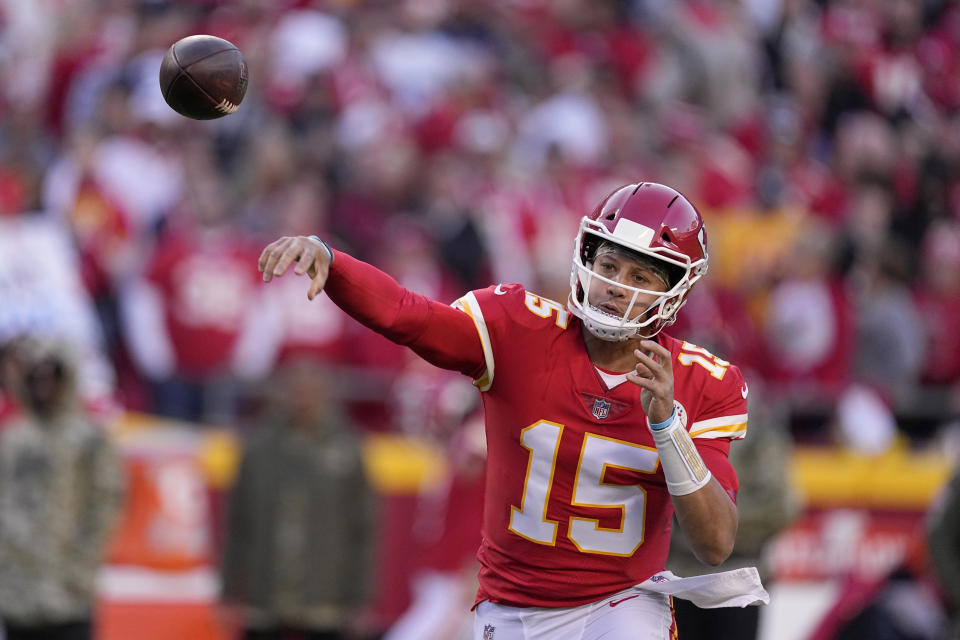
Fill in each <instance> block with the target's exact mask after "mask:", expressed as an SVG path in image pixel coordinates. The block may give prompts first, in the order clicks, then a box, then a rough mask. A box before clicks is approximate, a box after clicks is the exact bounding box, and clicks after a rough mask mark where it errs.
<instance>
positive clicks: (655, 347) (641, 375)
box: [627, 340, 673, 424]
mask: <svg viewBox="0 0 960 640" xmlns="http://www.w3.org/2000/svg"><path fill="white" fill-rule="evenodd" d="M640 346H641V349H635V350H634V351H633V354H634V355H635V356H637V366H636V367H635V368H634V370H633V371H631V372H630V373H628V374H627V380H629V381H630V382H632V383H633V384H635V385H637V386H638V387H643V391H642V392H641V393H640V404H641V405H642V406H643V412H644V413H646V414H647V420H649V421H650V422H651V423H654V424H655V423H657V422H663V421H664V420H668V419H669V418H670V416H671V415H673V356H672V355H671V353H670V351H669V350H668V349H666V348H665V347H662V346H661V345H659V344H658V343H657V342H655V341H654V340H644V341H643V342H641V343H640Z"/></svg>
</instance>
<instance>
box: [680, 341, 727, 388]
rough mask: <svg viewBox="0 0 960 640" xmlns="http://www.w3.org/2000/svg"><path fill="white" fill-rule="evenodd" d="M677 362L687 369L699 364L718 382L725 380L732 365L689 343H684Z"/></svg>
mask: <svg viewBox="0 0 960 640" xmlns="http://www.w3.org/2000/svg"><path fill="white" fill-rule="evenodd" d="M677 360H678V361H679V362H680V364H682V365H684V366H687V367H689V366H691V365H694V364H698V365H700V366H701V367H703V368H704V369H706V370H707V371H708V372H709V373H710V375H711V376H713V377H714V378H716V379H717V380H723V376H724V375H725V374H726V373H727V367H729V366H730V363H729V362H727V361H726V360H721V359H720V358H718V357H717V356H715V355H713V354H712V353H710V352H709V351H707V350H706V349H704V348H702V347H698V346H697V345H695V344H690V343H689V342H684V343H683V346H681V347H680V353H679V355H677Z"/></svg>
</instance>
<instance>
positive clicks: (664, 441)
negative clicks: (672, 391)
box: [647, 402, 712, 496]
mask: <svg viewBox="0 0 960 640" xmlns="http://www.w3.org/2000/svg"><path fill="white" fill-rule="evenodd" d="M649 424H650V421H649V420H648V421H647V426H649ZM650 431H651V433H652V434H653V441H654V442H655V443H656V445H657V453H659V454H660V466H661V467H663V475H664V477H665V478H666V479H667V491H669V492H670V495H674V496H685V495H687V494H688V493H693V492H694V491H696V490H697V489H701V488H703V487H704V486H706V484H707V483H708V482H710V478H711V477H712V474H711V473H710V470H709V469H707V465H705V464H704V463H703V458H701V457H700V453H699V452H698V451H697V448H696V447H695V446H694V445H693V440H692V439H691V438H690V434H689V433H687V412H686V411H685V410H684V408H683V405H681V404H680V403H679V402H674V418H673V422H672V423H671V424H670V426H668V427H664V428H663V429H651V430H650Z"/></svg>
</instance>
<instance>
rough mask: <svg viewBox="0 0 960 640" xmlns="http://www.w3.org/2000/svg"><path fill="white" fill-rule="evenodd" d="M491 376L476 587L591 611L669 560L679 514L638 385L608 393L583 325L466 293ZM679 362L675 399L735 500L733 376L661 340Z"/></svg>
mask: <svg viewBox="0 0 960 640" xmlns="http://www.w3.org/2000/svg"><path fill="white" fill-rule="evenodd" d="M458 306H459V307H460V308H461V309H462V310H464V311H466V312H467V313H468V314H469V315H470V316H471V317H472V318H473V319H474V321H475V323H476V326H477V330H478V333H479V334H480V338H481V341H482V343H483V349H484V356H485V358H486V362H487V370H486V372H485V373H484V375H483V376H482V377H481V378H480V379H478V381H477V384H478V386H480V388H481V390H483V391H484V393H483V406H484V412H485V420H486V432H487V451H488V455H487V483H486V500H485V505H486V506H485V510H484V524H483V542H482V545H481V547H480V551H479V556H478V557H479V560H480V563H481V570H480V592H479V595H478V600H482V599H489V600H492V601H495V602H500V603H504V604H508V605H514V606H541V607H569V606H576V605H581V604H586V603H589V602H594V601H596V600H599V599H601V598H603V597H605V596H607V595H610V594H612V593H616V592H617V591H620V590H622V589H625V588H627V587H629V586H632V585H635V584H637V583H639V582H642V581H644V580H645V579H647V578H649V577H650V576H651V575H653V574H654V573H656V572H658V571H660V570H662V569H663V568H664V565H665V563H666V559H667V552H668V548H669V541H670V527H671V521H672V517H673V503H672V502H671V499H670V495H669V494H668V492H667V488H666V482H665V480H664V476H663V472H662V470H661V468H660V464H659V457H658V455H657V449H656V446H655V444H654V442H653V436H652V435H651V433H650V430H649V428H648V427H647V424H646V416H645V414H644V412H643V409H642V408H641V404H640V393H641V391H642V389H641V388H640V387H638V386H636V385H634V384H631V383H629V382H623V383H621V384H618V385H616V386H614V387H613V388H612V389H608V388H607V384H606V383H605V382H604V380H603V379H602V378H601V376H600V374H599V373H598V371H597V369H596V367H595V366H594V364H593V363H592V362H591V360H590V358H589V356H588V354H587V351H586V347H585V343H584V340H583V337H582V335H581V326H580V322H579V320H578V319H577V318H576V317H574V316H572V315H571V314H569V313H568V312H567V310H566V308H565V307H564V306H563V305H560V304H558V303H556V302H553V301H551V300H547V299H544V298H540V297H539V296H536V295H534V294H532V293H529V292H527V291H525V290H524V289H523V287H522V286H520V285H499V286H497V287H496V288H493V287H491V288H489V289H484V290H481V291H475V292H471V293H469V294H467V295H466V296H464V297H463V298H461V299H460V300H459V301H458ZM658 341H659V343H660V344H661V345H663V346H664V347H666V348H667V349H669V350H670V352H671V353H672V354H673V355H674V362H673V372H674V394H675V398H676V400H677V401H678V402H680V403H681V404H682V405H683V407H684V408H685V409H686V411H687V415H688V416H689V419H688V430H689V431H690V434H691V435H692V436H693V438H694V443H695V444H696V445H697V448H698V450H699V451H700V453H701V456H702V457H703V459H704V461H705V462H706V464H707V466H708V467H709V468H710V469H711V471H712V472H713V474H714V476H715V477H716V478H717V480H718V481H719V482H720V484H721V485H722V486H723V487H724V488H725V489H726V490H727V491H728V493H730V495H731V497H733V496H734V495H735V492H736V488H737V477H736V474H735V472H734V471H733V468H732V467H731V466H730V465H729V463H728V462H727V458H726V456H727V452H728V450H729V441H730V439H733V438H742V437H743V436H744V435H745V434H746V421H747V415H746V414H747V400H746V396H747V388H746V386H745V384H744V381H743V378H742V376H741V374H740V371H739V369H737V368H736V367H735V366H733V365H730V364H729V363H727V362H725V361H723V360H720V359H719V358H716V357H715V356H713V355H712V354H710V353H709V352H707V351H706V350H704V349H701V348H700V347H697V346H695V345H692V344H688V343H685V342H682V341H680V340H676V339H674V338H671V337H669V336H666V335H663V334H661V335H660V336H659V338H658Z"/></svg>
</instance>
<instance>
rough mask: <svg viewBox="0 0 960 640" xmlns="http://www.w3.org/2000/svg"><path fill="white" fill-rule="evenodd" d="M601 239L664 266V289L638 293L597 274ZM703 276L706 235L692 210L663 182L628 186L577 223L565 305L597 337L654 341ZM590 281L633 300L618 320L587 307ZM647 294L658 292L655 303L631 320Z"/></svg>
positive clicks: (686, 202)
mask: <svg viewBox="0 0 960 640" xmlns="http://www.w3.org/2000/svg"><path fill="white" fill-rule="evenodd" d="M605 241H606V242H611V243H613V244H615V245H618V246H619V247H621V248H623V249H625V250H627V251H629V252H634V253H639V254H642V255H644V256H647V257H649V258H652V259H654V260H656V261H659V262H661V263H663V266H664V267H665V270H666V271H667V272H668V273H670V274H671V277H670V282H669V283H668V285H667V286H668V290H667V291H665V292H660V291H650V290H646V289H639V288H636V287H631V286H629V285H625V284H623V283H619V282H613V281H610V280H608V279H607V278H604V277H603V276H601V275H599V274H597V273H595V272H594V271H593V260H594V255H595V254H596V251H597V247H598V246H599V245H600V244H601V243H602V242H605ZM706 272H707V232H706V229H705V228H704V226H703V218H702V217H701V216H700V213H699V212H698V211H697V209H696V207H694V206H693V205H692V204H691V203H690V201H689V200H687V199H686V198H685V197H684V196H683V195H682V194H681V193H680V192H678V191H676V190H674V189H671V188H670V187H667V186H664V185H662V184H656V183H653V182H641V183H639V184H629V185H626V186H623V187H620V188H619V189H617V190H615V191H614V192H613V193H611V194H610V195H608V196H607V197H606V198H604V199H603V201H601V202H600V204H599V205H598V206H597V208H596V209H595V210H594V212H593V213H592V214H591V215H589V216H585V217H584V218H583V220H581V221H580V231H579V233H578V234H577V241H576V244H575V246H574V251H573V269H572V270H571V273H570V296H569V298H568V300H567V307H568V308H569V310H570V312H571V313H572V314H574V315H575V316H577V317H578V318H580V319H581V320H582V321H583V323H584V326H586V327H587V330H588V331H590V333H592V334H593V335H595V336H597V337H598V338H602V339H604V340H610V341H620V340H627V339H630V338H636V337H640V338H652V337H653V336H655V335H657V334H658V333H659V332H660V331H661V330H662V329H663V328H664V327H666V326H669V325H671V324H673V323H674V321H675V320H676V317H677V311H679V310H680V307H682V306H683V304H684V302H686V298H687V294H688V293H689V292H690V288H691V287H692V286H693V284H694V283H695V282H696V281H697V280H699V279H700V278H701V277H702V276H703V274H705V273H706ZM594 279H597V280H600V281H604V282H608V283H609V284H614V285H616V286H618V287H621V288H623V289H625V290H627V292H628V293H629V294H630V295H632V296H633V297H632V299H631V300H630V304H629V305H627V310H626V311H625V312H624V314H623V316H622V317H617V316H615V315H613V314H610V313H607V312H605V311H602V310H601V309H598V308H596V307H594V306H592V305H591V304H589V303H588V301H587V295H586V292H588V291H590V285H591V282H592V281H593V280H594ZM650 293H654V294H656V295H657V296H658V297H657V299H656V300H655V301H654V302H653V303H652V304H651V305H650V306H649V307H647V308H646V309H644V310H643V311H641V312H640V313H639V314H638V315H635V316H634V317H632V318H631V317H629V316H630V315H631V311H630V310H631V309H632V308H633V303H634V302H635V301H636V300H637V297H638V296H639V295H640V294H650Z"/></svg>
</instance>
